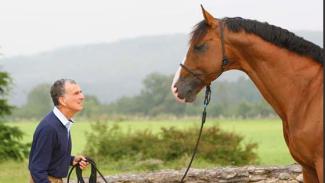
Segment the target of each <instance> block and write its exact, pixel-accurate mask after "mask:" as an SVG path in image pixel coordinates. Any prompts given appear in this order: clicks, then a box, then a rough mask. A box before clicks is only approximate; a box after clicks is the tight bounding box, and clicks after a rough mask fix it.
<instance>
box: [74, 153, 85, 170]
mask: <svg viewBox="0 0 325 183" xmlns="http://www.w3.org/2000/svg"><path fill="white" fill-rule="evenodd" d="M76 164H79V167H80V168H81V169H82V170H83V169H85V168H87V166H88V164H89V163H88V162H87V159H86V158H85V157H84V156H82V155H77V156H75V157H74V159H73V162H72V165H76Z"/></svg>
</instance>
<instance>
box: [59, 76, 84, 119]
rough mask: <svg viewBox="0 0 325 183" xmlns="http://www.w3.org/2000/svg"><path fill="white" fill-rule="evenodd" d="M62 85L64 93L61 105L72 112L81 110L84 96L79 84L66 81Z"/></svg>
mask: <svg viewBox="0 0 325 183" xmlns="http://www.w3.org/2000/svg"><path fill="white" fill-rule="evenodd" d="M64 87H65V94H64V95H63V96H62V103H61V104H62V106H63V107H64V108H66V109H67V110H69V111H71V112H73V113H76V112H79V111H81V110H82V109H83V101H84V99H85V96H84V94H83V93H82V91H81V89H80V87H79V85H77V84H73V83H70V82H66V83H65V85H64Z"/></svg>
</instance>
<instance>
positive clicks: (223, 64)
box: [179, 21, 229, 86]
mask: <svg viewBox="0 0 325 183" xmlns="http://www.w3.org/2000/svg"><path fill="white" fill-rule="evenodd" d="M219 25H220V26H219V27H220V42H221V54H222V61H221V72H220V73H219V75H218V76H217V77H219V76H220V75H221V74H222V73H223V72H224V70H225V67H226V65H228V64H229V60H228V58H227V56H226V52H225V43H224V33H223V21H220V22H219ZM179 65H180V66H181V67H182V68H183V69H184V70H186V71H187V72H188V73H190V74H191V75H192V76H194V77H195V78H197V79H198V80H199V81H201V82H202V83H203V84H204V85H205V86H209V85H210V83H207V82H205V81H204V80H203V79H201V78H200V76H199V75H198V74H196V73H195V72H194V71H193V70H191V69H190V68H188V67H187V66H185V65H184V64H179Z"/></svg>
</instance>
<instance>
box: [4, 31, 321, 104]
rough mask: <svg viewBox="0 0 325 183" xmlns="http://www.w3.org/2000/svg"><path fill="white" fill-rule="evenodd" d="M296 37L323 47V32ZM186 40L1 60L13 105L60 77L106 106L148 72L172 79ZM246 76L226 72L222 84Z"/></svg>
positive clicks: (157, 39) (132, 90)
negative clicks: (11, 83) (39, 85)
mask: <svg viewBox="0 0 325 183" xmlns="http://www.w3.org/2000/svg"><path fill="white" fill-rule="evenodd" d="M297 34H298V35H301V36H303V37H305V38H306V39H308V40H311V41H313V42H314V43H316V44H319V45H322V44H323V43H322V40H323V39H322V32H306V31H299V32H297ZM188 39H189V36H188V35H186V34H174V35H161V36H150V37H139V38H134V39H126V40H121V41H117V42H112V43H98V44H89V45H80V46H70V47H64V48H60V49H57V50H53V51H49V52H44V53H39V54H36V55H29V56H16V57H10V58H2V59H1V60H0V65H1V66H2V69H3V70H5V71H7V72H9V73H10V75H11V77H12V78H13V82H14V85H13V91H12V94H11V99H10V100H11V103H13V104H15V105H22V104H23V103H25V101H26V96H27V94H28V92H29V91H30V90H31V89H32V88H33V87H35V86H36V85H38V84H41V83H52V82H53V81H54V80H56V79H59V78H72V79H75V80H76V81H77V82H78V83H79V84H80V85H81V87H82V88H83V90H84V93H85V94H90V95H95V96H97V97H98V99H99V100H100V101H101V102H104V103H109V102H111V101H114V100H116V99H117V98H120V97H121V96H133V95H136V94H138V93H139V92H140V89H141V86H142V84H141V83H142V80H143V79H144V78H145V76H146V75H148V74H150V73H152V72H159V73H163V74H174V73H175V71H176V70H177V68H178V67H179V66H178V64H179V63H180V62H181V61H182V59H183V58H184V55H185V53H186V50H187V43H188ZM243 75H244V74H243V73H241V72H239V71H231V72H227V73H226V74H225V75H223V76H222V79H226V80H234V79H236V78H238V77H239V76H243Z"/></svg>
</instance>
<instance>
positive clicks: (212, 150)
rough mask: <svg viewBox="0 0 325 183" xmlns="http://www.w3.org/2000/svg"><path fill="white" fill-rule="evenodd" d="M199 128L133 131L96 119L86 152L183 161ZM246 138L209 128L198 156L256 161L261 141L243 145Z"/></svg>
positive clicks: (100, 157)
mask: <svg viewBox="0 0 325 183" xmlns="http://www.w3.org/2000/svg"><path fill="white" fill-rule="evenodd" d="M198 130H199V129H198V128H196V127H192V128H189V129H183V130H179V129H176V128H173V127H171V128H161V131H160V132H159V133H157V134H153V133H152V132H151V131H150V130H148V129H145V130H138V131H135V132H132V133H131V131H128V132H123V131H122V129H121V128H120V127H119V126H118V125H113V126H112V127H108V126H107V124H104V123H96V124H95V125H92V131H91V133H88V134H86V136H87V144H88V146H87V149H86V151H85V154H87V155H89V156H91V157H93V158H95V159H96V160H97V161H107V160H109V161H119V160H123V159H131V160H133V161H135V162H136V161H143V162H146V160H158V161H159V160H161V161H163V162H164V163H168V162H173V161H179V160H180V159H182V158H183V157H184V156H190V155H191V154H192V151H193V148H194V145H195V143H196V142H195V141H196V137H197V135H198ZM242 140H243V137H241V136H239V135H237V134H235V133H230V132H224V131H222V130H220V129H219V128H218V127H216V126H213V127H208V128H205V129H204V130H203V134H202V138H201V142H200V145H199V150H198V154H197V158H199V159H201V160H203V161H208V162H211V163H214V164H218V165H243V164H250V163H256V159H257V155H256V153H255V152H254V150H255V149H256V148H257V144H256V143H250V144H246V145H243V144H242ZM149 164H150V163H149ZM150 166H151V164H150ZM153 166H156V164H154V165H153ZM152 169H154V168H152Z"/></svg>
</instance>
